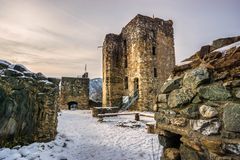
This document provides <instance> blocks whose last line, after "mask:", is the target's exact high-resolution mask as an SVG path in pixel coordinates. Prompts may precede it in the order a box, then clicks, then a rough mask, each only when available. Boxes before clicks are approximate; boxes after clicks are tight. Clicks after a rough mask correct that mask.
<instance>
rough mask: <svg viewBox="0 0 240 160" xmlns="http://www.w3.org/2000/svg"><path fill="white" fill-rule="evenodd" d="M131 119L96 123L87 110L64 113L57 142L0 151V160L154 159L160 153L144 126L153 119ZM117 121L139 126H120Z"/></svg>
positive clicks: (125, 118)
mask: <svg viewBox="0 0 240 160" xmlns="http://www.w3.org/2000/svg"><path fill="white" fill-rule="evenodd" d="M141 118H142V117H141ZM133 119H134V117H133V116H120V117H111V118H105V119H104V121H103V122H97V119H95V118H92V117H91V112H90V111H63V112H62V113H61V114H60V115H59V118H58V120H59V123H58V132H59V133H58V135H57V137H56V140H54V141H52V142H49V143H33V144H31V145H29V146H24V147H16V148H15V149H11V150H10V149H0V160H14V159H17V160H26V159H28V160H30V159H34V160H35V159H36V160H40V159H41V160H66V159H67V160H152V159H157V157H158V156H157V154H159V152H160V149H159V143H158V139H157V135H152V134H147V133H146V129H145V125H144V123H145V122H148V121H152V119H149V118H144V119H143V120H144V123H142V122H139V123H138V122H137V123H135V121H133ZM119 122H127V123H126V124H127V125H130V126H131V125H137V126H140V127H133V128H129V127H120V126H117V124H119ZM152 148H154V149H152ZM153 154H155V155H154V157H153Z"/></svg>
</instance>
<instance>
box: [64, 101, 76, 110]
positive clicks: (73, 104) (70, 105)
mask: <svg viewBox="0 0 240 160" xmlns="http://www.w3.org/2000/svg"><path fill="white" fill-rule="evenodd" d="M67 105H68V109H69V110H76V109H77V107H78V103H77V102H75V101H70V102H68V103H67Z"/></svg>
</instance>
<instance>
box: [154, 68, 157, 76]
mask: <svg viewBox="0 0 240 160" xmlns="http://www.w3.org/2000/svg"><path fill="white" fill-rule="evenodd" d="M154 77H157V68H154Z"/></svg>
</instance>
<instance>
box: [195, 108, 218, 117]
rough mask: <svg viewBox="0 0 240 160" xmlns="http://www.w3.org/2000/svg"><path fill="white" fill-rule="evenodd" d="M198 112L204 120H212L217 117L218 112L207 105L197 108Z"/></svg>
mask: <svg viewBox="0 0 240 160" xmlns="http://www.w3.org/2000/svg"><path fill="white" fill-rule="evenodd" d="M199 112H200V114H201V115H202V116H203V117H204V118H213V117H215V116H216V115H218V111H217V110H216V109H215V108H213V107H210V106H207V105H202V106H201V107H200V108H199Z"/></svg>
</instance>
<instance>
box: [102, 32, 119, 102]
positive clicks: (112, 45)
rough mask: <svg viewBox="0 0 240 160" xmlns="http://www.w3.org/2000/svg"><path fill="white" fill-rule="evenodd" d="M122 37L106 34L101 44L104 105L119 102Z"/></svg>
mask: <svg viewBox="0 0 240 160" xmlns="http://www.w3.org/2000/svg"><path fill="white" fill-rule="evenodd" d="M121 45H122V39H121V37H120V36H118V35H115V34H108V35H106V37H105V40H104V44H103V99H102V104H103V106H104V107H107V106H115V105H118V104H119V103H121V101H122V95H123V68H122V60H123V57H122V47H121Z"/></svg>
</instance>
